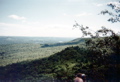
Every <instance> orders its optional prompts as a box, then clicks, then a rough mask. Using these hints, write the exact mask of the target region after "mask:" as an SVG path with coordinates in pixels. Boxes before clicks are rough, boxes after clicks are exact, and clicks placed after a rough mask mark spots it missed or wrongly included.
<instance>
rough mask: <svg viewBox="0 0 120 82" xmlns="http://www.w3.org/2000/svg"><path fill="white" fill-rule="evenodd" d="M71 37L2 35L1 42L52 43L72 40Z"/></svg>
mask: <svg viewBox="0 0 120 82" xmlns="http://www.w3.org/2000/svg"><path fill="white" fill-rule="evenodd" d="M73 39H74V38H70V37H27V36H26V37H23V36H21V37H20V36H0V44H19V43H20V44H21V43H39V44H48V43H50V44H52V43H59V42H66V41H71V40H73Z"/></svg>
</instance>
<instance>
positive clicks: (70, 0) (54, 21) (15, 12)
mask: <svg viewBox="0 0 120 82" xmlns="http://www.w3.org/2000/svg"><path fill="white" fill-rule="evenodd" d="M113 1H114V2H115V1H118V0H0V36H50V37H51V36H52V37H79V36H81V33H80V30H79V29H74V30H73V29H72V28H73V24H75V21H77V22H78V23H79V24H83V25H84V26H89V27H90V28H91V29H94V30H95V29H98V28H100V27H101V26H106V27H107V28H111V29H114V30H115V31H118V30H119V26H120V25H119V24H118V23H115V24H112V23H110V22H107V18H108V17H109V16H107V15H105V16H103V15H98V14H99V13H100V11H101V10H104V9H108V10H110V8H109V7H107V6H106V4H107V3H109V2H113Z"/></svg>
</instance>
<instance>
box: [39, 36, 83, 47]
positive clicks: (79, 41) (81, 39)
mask: <svg viewBox="0 0 120 82" xmlns="http://www.w3.org/2000/svg"><path fill="white" fill-rule="evenodd" d="M84 42H85V39H83V38H77V39H74V40H72V41H69V42H61V43H60V42H59V43H54V44H43V45H42V46H41V47H42V48H45V47H54V46H64V45H76V44H79V45H84Z"/></svg>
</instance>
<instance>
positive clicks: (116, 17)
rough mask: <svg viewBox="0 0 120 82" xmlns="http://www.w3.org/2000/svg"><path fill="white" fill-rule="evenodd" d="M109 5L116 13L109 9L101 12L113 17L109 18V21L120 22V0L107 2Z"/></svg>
mask: <svg viewBox="0 0 120 82" xmlns="http://www.w3.org/2000/svg"><path fill="white" fill-rule="evenodd" d="M107 6H109V7H111V8H112V10H113V11H115V12H114V13H113V12H111V11H108V10H103V11H101V14H103V15H105V14H108V15H110V16H111V17H110V18H109V19H108V21H110V22H112V23H115V22H120V1H119V2H110V3H108V4H107Z"/></svg>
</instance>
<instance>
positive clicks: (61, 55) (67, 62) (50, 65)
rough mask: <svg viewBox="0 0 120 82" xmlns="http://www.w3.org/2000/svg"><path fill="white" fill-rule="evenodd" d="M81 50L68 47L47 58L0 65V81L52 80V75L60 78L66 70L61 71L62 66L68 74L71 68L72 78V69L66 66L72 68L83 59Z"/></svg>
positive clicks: (47, 81) (48, 81)
mask: <svg viewBox="0 0 120 82" xmlns="http://www.w3.org/2000/svg"><path fill="white" fill-rule="evenodd" d="M82 51H83V50H82V49H80V48H79V47H70V48H66V49H65V50H63V51H61V52H58V53H56V54H54V55H51V56H50V57H47V58H43V59H37V60H33V61H26V62H20V63H15V64H11V65H8V66H5V67H0V81H12V82H13V81H14V82H15V81H17V82H19V81H32V82H33V81H35V82H37V81H41V82H43V81H46V82H52V78H53V77H54V75H55V76H56V77H60V78H61V80H62V79H63V78H64V75H62V76H60V75H61V74H62V72H63V73H66V72H67V71H65V70H64V71H62V70H63V68H64V67H65V69H67V70H69V71H68V72H67V73H68V74H69V72H70V70H71V72H70V74H72V76H70V78H73V77H74V73H73V72H72V71H73V70H72V69H69V68H67V67H72V68H73V67H74V66H76V65H78V62H80V61H83V56H82V55H81V53H83V52H82ZM66 66H67V67H66ZM59 73H61V74H59ZM68 74H67V75H66V77H67V76H68ZM51 75H52V76H51ZM55 79H56V78H55ZM50 80H51V81H50ZM56 80H60V79H56ZM70 80H71V79H70ZM70 82H71V81H70Z"/></svg>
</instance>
